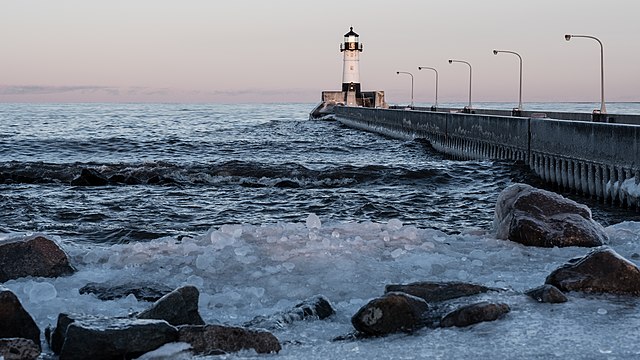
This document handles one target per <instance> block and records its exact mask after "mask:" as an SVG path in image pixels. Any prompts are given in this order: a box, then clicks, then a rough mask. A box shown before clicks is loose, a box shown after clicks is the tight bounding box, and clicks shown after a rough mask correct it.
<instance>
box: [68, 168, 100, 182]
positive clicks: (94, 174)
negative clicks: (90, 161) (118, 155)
mask: <svg viewBox="0 0 640 360" xmlns="http://www.w3.org/2000/svg"><path fill="white" fill-rule="evenodd" d="M108 184H109V180H107V179H106V178H105V177H104V176H102V174H100V173H99V172H98V171H96V170H93V169H82V171H81V172H80V175H79V176H77V177H75V178H74V179H73V180H71V185H72V186H105V185H108Z"/></svg>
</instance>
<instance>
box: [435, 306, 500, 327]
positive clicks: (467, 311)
mask: <svg viewBox="0 0 640 360" xmlns="http://www.w3.org/2000/svg"><path fill="white" fill-rule="evenodd" d="M509 311H511V309H510V308H509V305H507V304H503V303H490V302H486V301H485V302H480V303H476V304H470V305H465V306H462V307H460V308H458V309H456V310H454V311H452V312H451V313H449V314H447V315H446V316H445V317H444V318H443V319H442V321H440V326H442V327H451V326H457V327H465V326H469V325H473V324H477V323H479V322H483V321H494V320H497V319H499V318H501V317H502V316H504V315H505V314H506V313H508V312H509Z"/></svg>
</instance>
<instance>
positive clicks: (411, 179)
mask: <svg viewBox="0 0 640 360" xmlns="http://www.w3.org/2000/svg"><path fill="white" fill-rule="evenodd" d="M498 105H499V104H498ZM580 105H581V104H573V107H570V106H565V108H567V109H568V110H571V109H573V108H575V107H578V108H579V107H580ZM312 106H313V105H312V104H280V105H147V104H144V105H136V104H133V105H108V104H105V105H94V104H88V105H76V104H73V105H29V104H16V105H11V104H1V105H0V208H2V209H3V211H2V213H0V232H26V233H29V232H46V233H48V234H52V235H59V236H61V237H63V238H65V239H70V240H73V241H78V242H89V243H123V242H130V241H145V240H150V239H156V238H159V237H163V236H174V237H182V236H185V235H189V236H192V235H197V234H199V233H202V232H204V231H206V230H207V229H209V228H210V227H211V226H220V225H222V224H226V223H229V222H233V223H241V224H266V223H274V222H279V221H285V222H286V221H300V220H301V219H304V218H305V217H306V216H307V215H308V214H311V213H314V214H316V215H318V216H321V217H323V218H327V219H335V220H340V221H364V220H372V221H387V220H389V219H400V220H402V221H403V222H405V223H408V224H413V225H416V226H418V227H429V228H436V229H440V230H443V231H445V232H447V233H455V232H459V231H460V230H461V229H465V228H469V227H479V228H487V226H488V225H489V224H490V222H491V219H492V216H493V204H494V202H495V199H496V197H497V194H498V193H499V192H500V190H501V189H503V188H504V187H506V186H507V185H508V184H510V183H511V182H512V181H514V179H515V180H522V179H523V178H526V176H527V174H526V171H521V170H519V169H517V168H514V167H513V166H511V165H512V164H510V163H498V162H491V161H451V160H447V159H445V158H444V157H443V156H442V155H441V154H438V153H436V152H434V151H433V150H432V149H431V148H430V147H429V146H428V144H426V143H423V142H418V141H414V142H401V141H397V140H393V139H389V138H385V137H382V136H379V135H376V134H370V133H364V132H359V131H354V130H351V129H347V128H344V127H342V126H340V125H338V124H336V123H332V122H312V121H308V120H307V115H308V111H309V109H310V108H312ZM582 106H583V107H589V106H590V105H582ZM83 169H92V170H95V171H96V172H97V173H99V174H100V175H101V176H103V177H105V178H108V179H112V181H111V182H110V183H109V184H108V185H107V186H100V187H83V186H72V185H71V184H72V181H73V179H74V178H76V177H77V176H79V175H80V173H81V172H82V170H83ZM598 215H600V214H599V213H598ZM631 215H633V214H629V216H631ZM623 216H624V215H623ZM601 217H602V219H603V221H604V222H605V223H612V222H616V220H615V219H610V218H609V217H608V216H607V215H606V213H605V214H602V216H601Z"/></svg>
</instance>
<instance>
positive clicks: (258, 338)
mask: <svg viewBox="0 0 640 360" xmlns="http://www.w3.org/2000/svg"><path fill="white" fill-rule="evenodd" d="M178 329H179V339H178V340H179V341H180V342H184V343H188V344H190V345H191V349H192V351H193V352H194V353H195V354H198V355H221V354H225V353H229V352H237V351H240V350H245V349H253V350H255V351H256V352H257V353H259V354H268V353H277V352H279V351H280V349H281V348H282V346H281V345H280V341H279V340H278V338H276V337H275V336H274V335H273V334H272V333H270V332H267V331H264V330H254V329H245V328H241V327H232V326H221V325H203V326H194V325H185V326H180V327H179V328H178Z"/></svg>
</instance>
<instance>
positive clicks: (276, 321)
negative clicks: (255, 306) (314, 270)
mask: <svg viewBox="0 0 640 360" xmlns="http://www.w3.org/2000/svg"><path fill="white" fill-rule="evenodd" d="M335 313H336V310H335V309H334V308H333V305H331V303H330V302H329V300H328V299H327V298H325V297H324V296H321V295H318V296H314V297H312V298H309V299H307V300H305V301H303V302H301V303H300V304H297V305H296V306H294V307H293V308H292V309H289V310H287V311H283V312H280V313H277V314H274V315H271V316H257V317H255V318H254V319H252V320H251V321H249V322H247V323H245V324H244V326H245V327H257V328H264V329H280V328H283V327H284V326H285V325H287V324H291V323H293V322H295V321H301V320H316V319H317V320H322V319H326V318H328V317H329V316H331V315H333V314H335Z"/></svg>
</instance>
